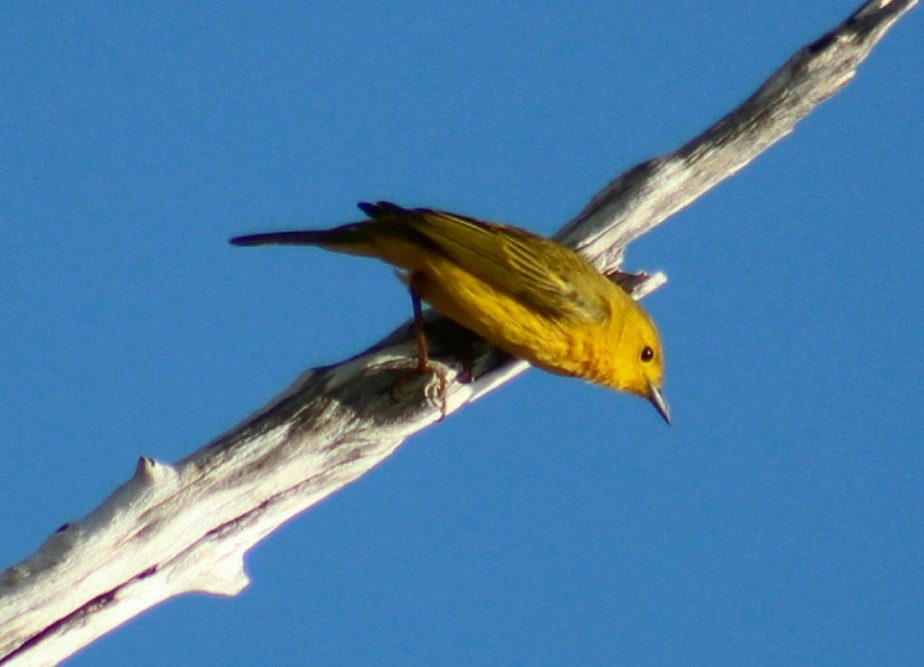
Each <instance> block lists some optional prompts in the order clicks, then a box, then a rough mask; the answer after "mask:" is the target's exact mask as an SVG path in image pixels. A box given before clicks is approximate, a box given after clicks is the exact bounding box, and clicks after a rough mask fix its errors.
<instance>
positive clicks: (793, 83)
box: [0, 0, 916, 665]
mask: <svg viewBox="0 0 924 667" xmlns="http://www.w3.org/2000/svg"><path fill="white" fill-rule="evenodd" d="M915 4H916V0H891V1H889V0H875V1H873V2H868V3H867V4H865V5H864V6H863V7H862V8H861V9H860V10H859V11H857V12H856V13H855V14H853V15H852V16H851V17H850V18H849V19H847V21H845V22H844V23H842V24H841V25H840V26H838V27H837V28H836V29H834V30H833V31H832V32H830V33H828V34H827V35H825V36H824V37H822V38H821V39H819V40H817V41H815V42H813V43H812V44H809V45H808V46H806V47H804V48H803V49H801V50H799V51H798V52H797V53H796V54H795V55H794V56H793V57H792V58H791V59H790V60H789V61H788V62H787V63H786V64H784V65H783V67H781V68H780V69H779V70H778V71H777V72H776V73H774V74H773V76H771V77H770V79H768V80H767V82H766V83H764V85H763V86H761V88H760V89H759V90H758V91H757V92H756V93H754V95H752V96H751V97H750V98H749V99H748V100H746V101H745V102H744V103H743V104H742V105H741V106H740V107H738V108H737V109H735V110H734V111H733V112H732V113H730V114H729V115H728V116H726V117H725V118H723V119H722V120H720V121H719V122H718V123H716V124H715V125H714V126H712V127H711V128H709V129H708V130H707V131H705V132H704V133H703V134H701V135H700V136H698V137H696V138H695V139H693V140H692V141H690V142H689V143H688V144H686V145H685V146H683V147H682V148H680V149H679V150H678V151H676V152H674V153H671V154H669V155H665V156H662V157H659V158H656V159H653V160H649V161H648V162H645V163H643V164H640V165H638V166H636V167H634V168H632V169H630V170H629V171H628V172H626V173H625V174H624V175H622V176H620V177H619V178H618V179H616V180H615V181H614V182H613V183H612V184H610V185H609V186H608V187H607V188H605V189H604V190H603V191H602V192H601V193H600V194H598V195H597V196H596V197H594V199H593V200H592V201H591V202H590V204H589V205H588V206H587V208H586V209H585V210H584V211H583V212H582V213H581V214H580V215H579V216H578V217H577V218H576V219H575V220H574V221H573V222H572V223H570V224H569V225H568V226H567V227H566V228H565V229H564V230H563V231H562V233H561V234H560V238H562V239H563V240H565V241H566V242H568V243H571V244H573V245H574V246H575V247H577V248H579V249H580V251H581V252H583V253H584V254H585V255H586V256H588V257H589V258H590V259H591V260H592V261H594V262H596V264H597V266H598V267H599V268H601V270H605V271H607V272H613V271H614V270H616V269H617V268H618V267H619V264H620V261H621V256H622V251H623V249H624V248H625V246H626V245H627V244H628V243H630V242H631V241H633V240H634V239H636V238H638V237H639V236H641V235H642V234H644V233H645V232H647V231H649V230H650V229H652V228H653V227H654V226H656V225H658V224H660V223H661V222H663V221H664V220H665V219H666V218H667V217H668V216H670V215H671V214H673V213H675V212H677V211H678V210H680V209H681V208H683V207H684V206H686V205H687V204H689V203H690V202H692V201H693V200H695V199H696V198H698V197H699V196H701V195H702V194H703V193H704V192H706V191H707V190H709V189H710V188H711V187H713V186H714V185H716V184H717V183H719V182H720V181H722V180H723V179H725V178H728V177H729V176H731V175H732V174H734V173H735V172H737V171H738V170H739V169H741V168H742V167H744V166H745V165H746V164H747V163H748V162H750V161H751V160H753V159H754V158H755V157H756V156H757V155H759V154H760V153H761V152H763V151H764V150H765V149H767V148H768V147H769V146H770V145H772V144H773V143H774V142H776V141H778V140H779V139H781V138H782V137H784V136H786V134H788V133H789V132H790V131H792V128H793V126H794V125H795V124H796V123H797V122H798V121H799V120H801V119H802V118H804V117H805V116H806V115H807V114H809V113H810V112H811V111H812V110H813V109H814V108H815V107H816V106H817V105H818V104H819V103H820V102H823V101H824V100H825V99H827V98H828V97H830V96H831V95H833V94H835V93H836V92H837V91H839V90H840V89H841V88H842V87H843V86H844V85H846V84H847V83H848V82H849V81H850V79H851V78H852V77H853V75H854V72H855V69H856V67H857V66H858V65H859V64H860V62H862V61H863V60H864V59H865V58H866V56H867V55H868V54H869V53H870V51H871V49H872V48H873V47H874V46H875V44H876V43H877V42H878V41H879V39H881V38H882V36H883V35H884V34H885V33H886V31H888V29H889V28H890V27H891V26H892V25H893V24H894V23H895V21H897V20H898V19H899V18H900V17H901V16H902V15H903V14H904V13H905V12H907V11H908V10H909V9H911V8H912V7H913V6H914V5H915ZM617 279H619V280H621V281H623V282H624V284H626V285H627V286H628V287H630V288H631V289H632V291H633V294H634V296H636V298H641V297H642V296H644V295H645V294H647V293H648V292H650V291H652V290H653V289H656V288H657V287H658V286H659V285H660V284H662V283H663V282H664V276H662V275H660V274H657V275H654V276H645V275H638V276H626V275H624V274H621V275H620V276H619V277H618V278H617ZM427 319H428V327H429V328H428V335H429V336H430V337H431V338H433V339H434V341H435V343H436V344H435V346H434V352H435V354H434V358H435V359H437V360H440V359H443V360H444V361H443V362H442V367H444V369H445V371H444V372H445V378H446V380H447V389H446V394H445V405H444V404H443V402H444V399H443V398H441V397H440V395H439V393H440V392H439V384H440V383H439V381H438V379H437V378H435V377H427V376H424V377H421V376H417V375H416V374H414V373H413V369H414V367H415V363H416V359H415V351H414V345H413V340H412V337H411V335H410V332H409V327H408V326H407V325H403V326H402V327H400V328H399V329H398V330H396V331H395V332H394V333H392V334H391V335H390V336H388V337H386V338H385V339H384V340H383V341H382V342H381V343H380V344H378V345H377V346H375V347H374V348H372V349H370V350H367V351H366V352H364V353H362V354H360V355H359V356H357V357H354V358H353V359H350V360H348V361H346V362H344V363H341V364H338V365H336V366H331V367H325V368H318V369H314V370H312V371H309V372H307V373H305V374H304V375H303V376H302V377H301V378H299V380H298V381H297V382H296V383H295V384H294V385H293V386H292V387H290V388H289V389H288V390H287V391H286V392H285V393H284V394H283V395H281V396H280V397H278V398H277V399H276V400H274V401H273V403H271V404H270V405H268V406H266V407H265V408H263V409H261V410H260V411H259V412H258V413H256V414H255V415H253V416H252V417H250V418H249V419H247V420H246V421H245V422H243V423H242V424H240V425H239V426H237V427H235V428H234V429H232V430H231V431H230V432H229V433H227V434H226V435H223V436H221V437H220V438H218V439H217V440H215V441H213V442H212V443H210V444H208V445H206V446H205V447H204V448H202V449H200V450H199V451H197V452H195V453H193V454H192V455H191V456H189V457H188V458H186V459H183V460H182V461H179V462H178V463H176V464H175V465H165V464H161V463H157V462H155V461H153V460H151V459H147V458H143V459H141V460H140V461H139V463H138V466H137V469H136V471H135V474H134V476H133V477H132V478H131V479H130V480H129V481H128V482H126V483H125V484H124V485H123V486H122V487H121V488H119V489H118V490H116V491H115V493H113V494H112V495H111V496H110V497H109V498H108V499H107V500H106V501H105V502H104V503H103V504H102V505H101V506H100V507H99V508H97V509H96V510H94V511H93V512H92V513H91V514H90V515H89V516H87V517H86V518H84V519H83V520H81V521H79V522H77V523H74V524H71V525H68V526H64V527H62V528H61V529H60V530H59V531H58V532H57V533H55V534H54V535H53V536H51V537H50V538H49V539H48V540H47V541H46V543H45V544H44V545H43V546H42V547H41V548H40V549H39V550H38V551H37V552H36V553H35V554H34V555H32V556H31V557H29V558H28V559H26V560H25V561H23V562H21V563H19V564H18V565H16V566H14V567H11V568H10V569H8V570H6V571H5V572H4V573H3V574H2V575H0V665H14V664H15V665H25V664H28V665H51V664H56V663H57V662H59V661H61V660H63V659H64V658H66V657H68V656H70V655H73V654H74V653H75V652H76V651H78V650H79V649H80V648H82V647H84V646H86V645H87V644H89V643H91V642H92V641H93V640H95V639H96V638H97V637H100V636H101V635H103V634H105V633H107V632H109V631H110V630H112V629H114V628H116V627H118V626H120V625H121V624H123V623H124V622H125V621H127V620H128V619H130V618H132V617H133V616H135V615H137V614H140V613H142V612H144V611H145V610H147V609H150V608H151V607H153V606H155V605H156V604H158V603H159V602H162V601H163V600H166V599H169V598H171V597H174V596H176V595H180V594H182V593H189V592H205V593H214V594H218V595H234V594H236V593H238V592H239V591H241V590H242V589H243V588H244V587H245V586H246V585H247V583H248V579H247V575H246V574H245V572H244V556H245V554H246V553H247V552H248V550H249V549H250V548H251V547H252V546H254V545H255V544H256V543H258V542H259V541H260V540H262V539H263V538H265V537H266V536H267V535H269V534H270V533H271V532H273V531H274V530H275V529H276V528H278V527H279V526H280V525H282V524H283V523H284V522H286V521H288V520H289V519H291V518H292V517H294V516H296V515H297V514H299V513H300V512H303V511H304V510H305V509H307V508H309V507H311V506H312V505H314V504H315V503H317V502H318V501H319V500H321V499H323V498H324V497H326V496H328V495H330V494H331V493H333V492H335V491H336V490H338V489H340V488H341V487H343V486H344V485H346V484H349V483H350V482H353V481H355V480H356V479H358V478H359V477H361V476H362V475H363V474H365V473H366V472H368V471H369V470H370V469H371V468H373V467H374V466H376V465H378V464H379V463H380V462H381V461H383V460H384V459H385V458H387V457H388V456H389V455H390V454H391V453H392V452H394V450H395V449H396V448H397V447H398V446H399V445H401V443H402V442H403V441H404V440H405V439H406V438H407V437H408V436H410V435H412V434H414V433H416V432H418V431H420V430H422V429H423V428H425V427H426V426H428V425H430V424H432V423H433V422H435V421H437V420H439V419H440V418H441V417H442V413H443V410H444V409H445V413H446V414H449V413H451V412H454V411H455V410H457V409H459V408H460V407H462V406H463V405H465V404H467V403H469V402H471V401H474V400H476V399H477V398H479V397H481V396H483V395H484V394H486V393H487V392H489V391H491V390H492V389H493V388H494V387H496V386H499V385H500V384H502V383H504V382H506V381H508V380H510V379H511V378H513V377H515V376H516V375H518V374H519V373H521V372H522V371H523V370H525V368H526V365H525V364H524V363H523V362H519V361H517V360H511V359H509V358H507V357H505V356H504V355H503V354H501V353H499V352H498V351H497V350H494V349H492V348H490V347H489V346H487V345H486V344H484V343H483V342H480V341H477V340H473V339H471V334H468V333H467V332H464V331H461V330H459V328H458V327H456V326H455V325H453V324H452V323H450V322H448V321H446V320H445V319H444V318H442V317H440V316H438V315H436V314H435V313H429V314H428V316H427ZM460 337H461V338H462V339H465V337H468V339H467V343H468V344H471V345H473V349H474V350H475V355H474V356H475V375H476V377H477V379H476V380H475V381H472V382H468V383H462V382H460V381H459V373H460V368H459V366H458V363H457V362H455V361H453V360H452V356H451V355H448V354H447V353H446V352H447V349H450V348H452V349H458V345H459V339H460Z"/></svg>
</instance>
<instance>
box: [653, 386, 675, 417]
mask: <svg viewBox="0 0 924 667" xmlns="http://www.w3.org/2000/svg"><path fill="white" fill-rule="evenodd" d="M648 400H649V401H651V404H652V405H653V406H655V409H656V410H657V411H658V413H659V414H660V415H661V416H662V417H664V421H666V422H667V423H668V425H670V423H671V409H670V408H669V407H667V401H665V400H664V394H662V393H661V388H660V387H656V386H654V385H653V384H649V385H648Z"/></svg>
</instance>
